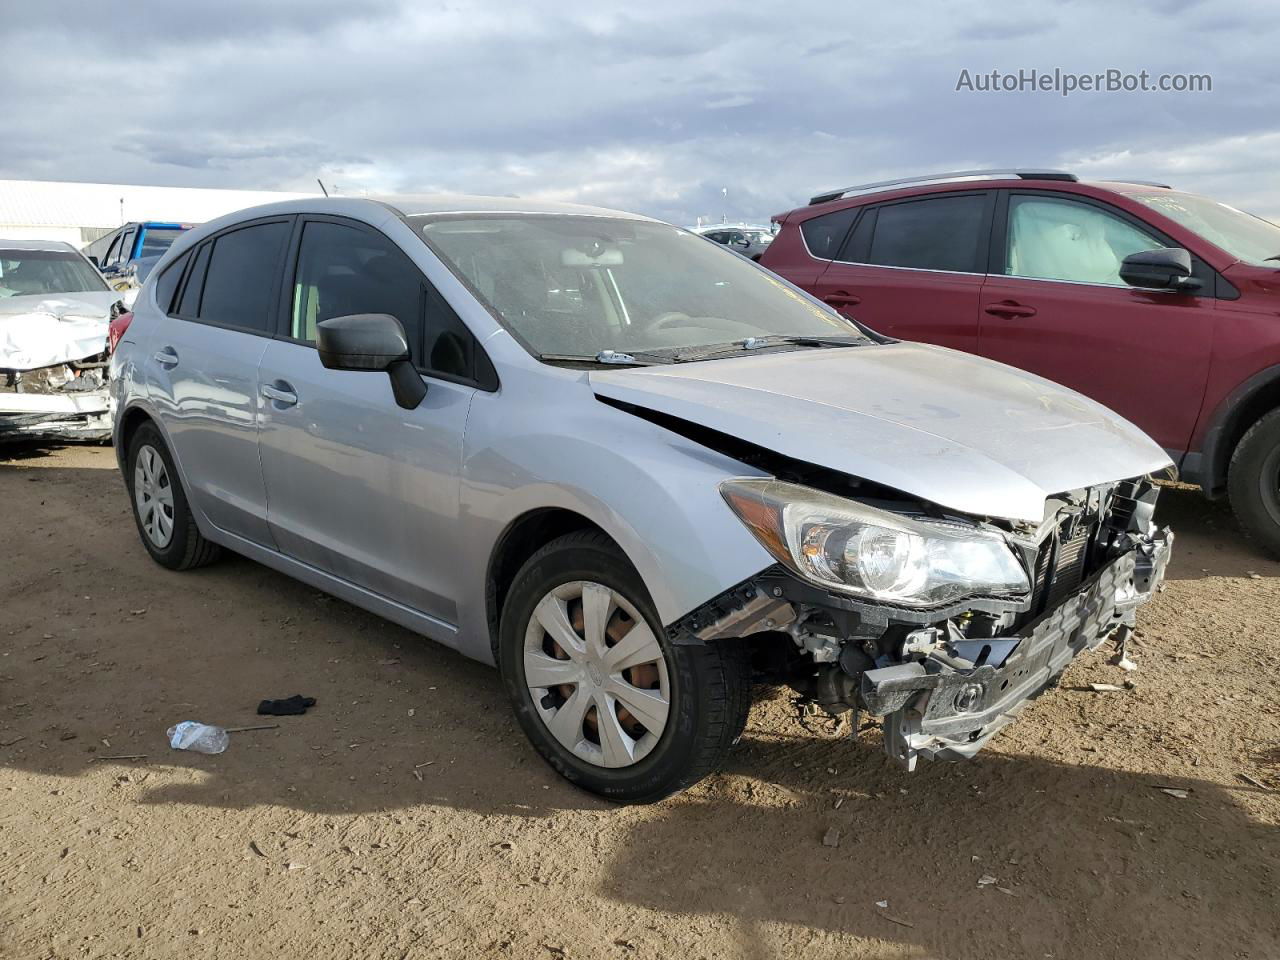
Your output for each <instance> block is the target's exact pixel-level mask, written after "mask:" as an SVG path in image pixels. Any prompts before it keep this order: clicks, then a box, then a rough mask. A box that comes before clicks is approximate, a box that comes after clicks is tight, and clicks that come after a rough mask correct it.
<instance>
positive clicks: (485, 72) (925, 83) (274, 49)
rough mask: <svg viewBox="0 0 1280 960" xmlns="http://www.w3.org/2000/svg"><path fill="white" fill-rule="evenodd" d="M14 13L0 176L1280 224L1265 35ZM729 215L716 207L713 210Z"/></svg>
mask: <svg viewBox="0 0 1280 960" xmlns="http://www.w3.org/2000/svg"><path fill="white" fill-rule="evenodd" d="M102 9H103V8H102V7H101V6H100V5H90V4H81V3H78V2H76V3H60V4H40V5H31V6H30V8H29V9H27V8H24V10H23V14H22V16H21V17H17V18H10V21H9V22H8V23H7V24H6V30H5V31H4V32H3V33H2V34H0V58H3V62H4V63H5V64H6V73H7V75H8V77H9V78H10V90H9V94H10V96H9V97H8V98H7V102H6V114H5V135H4V139H5V149H4V150H3V151H0V176H3V177H15V178H23V177H40V178H46V179H80V180H99V181H116V180H119V181H126V182H143V183H159V184H180V185H181V184H186V185H199V186H237V187H256V188H280V189H303V190H305V189H310V188H311V185H312V184H314V180H315V178H316V177H317V176H320V177H323V178H324V180H325V182H326V183H336V184H337V185H338V186H339V188H341V189H343V190H345V191H348V192H365V191H367V192H385V191H395V190H400V191H424V190H431V189H448V190H462V191H472V192H481V193H495V194H501V193H522V194H540V195H547V196H556V197H562V198H565V199H581V200H583V201H588V202H592V203H600V204H605V205H609V206H617V207H622V208H628V209H635V210H638V211H641V212H645V213H649V214H653V215H656V216H660V217H664V218H667V219H673V220H677V221H681V222H689V221H692V219H693V218H694V217H697V216H706V217H719V216H720V214H721V213H722V212H723V213H725V214H727V215H728V216H730V217H731V218H734V219H737V218H739V217H743V218H748V219H759V218H762V217H766V216H768V215H769V214H771V213H776V212H778V211H781V210H784V209H786V208H788V207H790V206H794V205H796V204H798V203H800V202H802V201H803V200H804V198H805V197H807V196H809V195H810V194H811V193H812V192H814V191H815V190H818V189H822V188H826V187H832V186H839V185H841V184H845V183H851V182H856V181H860V180H872V179H878V178H882V177H891V176H901V175H906V174H911V173H917V172H924V171H930V170H939V169H954V168H963V167H971V166H1003V165H1045V164H1050V165H1069V166H1075V167H1078V168H1079V169H1081V170H1082V171H1083V172H1086V173H1093V172H1095V171H1097V172H1098V175H1103V174H1105V175H1109V176H1125V175H1128V176H1135V177H1142V178H1151V177H1171V178H1172V179H1174V180H1176V181H1177V182H1178V184H1179V185H1182V186H1186V187H1188V188H1191V189H1204V190H1206V191H1209V190H1210V189H1212V192H1214V193H1215V194H1216V195H1218V196H1220V197H1221V198H1222V199H1224V200H1228V201H1230V202H1233V203H1237V204H1240V205H1245V206H1250V205H1251V208H1252V209H1255V210H1256V211H1257V212H1259V213H1263V214H1269V215H1280V187H1277V186H1275V185H1273V181H1274V177H1273V173H1272V167H1273V164H1272V162H1271V159H1270V158H1271V157H1273V156H1274V152H1271V153H1270V155H1269V156H1268V153H1267V149H1268V147H1269V146H1273V145H1274V143H1275V141H1274V140H1268V139H1267V138H1268V137H1270V136H1273V135H1275V134H1276V133H1277V131H1280V121H1277V120H1276V119H1274V109H1273V105H1274V103H1275V102H1276V99H1277V93H1280V71H1278V70H1277V66H1276V58H1275V55H1274V51H1275V38H1276V27H1277V26H1280V10H1278V9H1277V8H1276V7H1275V5H1273V4H1270V3H1266V2H1242V3H1237V4H1235V5H1233V7H1232V8H1231V10H1230V11H1229V12H1220V11H1215V10H1213V9H1211V7H1210V5H1206V4H1194V3H1182V4H1180V6H1179V9H1178V12H1177V15H1176V16H1173V15H1159V14H1161V13H1162V12H1163V13H1165V14H1168V11H1169V8H1168V7H1167V6H1162V5H1157V6H1155V7H1145V8H1144V7H1141V6H1136V7H1134V8H1132V9H1130V8H1124V7H1120V6H1119V5H1116V4H1113V3H1102V2H1093V0H1078V2H1075V3H1070V4H1065V5H1064V4H1061V3H1049V2H1045V0H1040V2H1028V3H1024V4H1022V5H1021V6H1020V7H1019V8H1018V13H1017V15H1016V16H1009V17H1007V18H1005V17H994V16H992V15H991V14H990V13H989V11H990V7H989V5H987V4H978V3H976V2H970V3H966V2H955V3H947V4H942V3H938V4H934V5H920V4H910V5H907V4H901V5H897V7H894V8H888V9H885V8H883V7H880V8H877V9H875V10H853V9H849V10H848V11H847V12H840V11H841V10H842V9H843V8H841V7H833V6H832V5H831V4H830V3H828V2H817V0H793V2H792V3H790V4H788V5H787V6H786V7H785V8H783V10H784V11H785V12H782V11H780V9H779V8H777V7H769V8H767V9H766V8H765V7H764V6H763V5H762V6H760V7H749V6H747V5H743V4H735V3H729V2H727V0H709V2H705V3H702V4H687V3H677V2H674V0H652V2H650V3H647V4H645V5H643V6H640V5H631V6H628V7H626V8H619V9H616V10H613V9H594V8H590V9H588V8H570V7H569V6H568V5H565V4H563V3H560V2H552V0H532V2H527V3H524V4H520V5H506V4H498V3H492V2H490V3H477V4H465V5H464V4H454V3H440V4H434V5H429V4H420V3H415V2H411V0H403V2H396V0H381V2H377V3H372V4H351V3H349V2H346V0H306V2H291V3H286V2H277V3H272V4H261V3H249V2H248V0H226V2H223V3H220V4H216V5H186V4H176V3H173V2H172V0H164V2H160V0H145V2H144V0H140V2H136V3H134V4H131V5H130V6H129V7H128V9H127V11H126V10H118V11H115V12H113V13H111V14H110V17H109V22H108V21H107V20H104V14H103V13H102V12H101V11H102ZM1055 67H1060V68H1062V69H1064V70H1070V71H1076V72H1092V71H1101V70H1105V69H1107V68H1117V69H1121V70H1125V71H1137V70H1141V69H1147V70H1149V71H1151V72H1152V73H1160V72H1187V73H1210V74H1212V75H1213V81H1214V89H1213V92H1212V93H1210V94H1172V93H1170V94H1139V93H1134V94H1103V93H1098V94H1077V95H1076V96H1074V97H1070V98H1065V99H1064V98H1062V97H1059V96H1055V95H1053V94H1044V93H1038V94H1033V93H1012V94H1009V93H996V94H979V93H966V92H956V90H955V85H956V79H957V77H958V76H959V73H960V70H961V69H962V68H966V69H969V70H971V71H973V72H982V71H990V70H992V69H999V70H1002V71H1006V72H1008V71H1017V70H1018V69H1020V68H1027V69H1030V68H1037V69H1040V70H1052V69H1053V68H1055ZM722 189H727V191H728V197H727V199H726V198H724V197H723V195H722V192H721V191H722Z"/></svg>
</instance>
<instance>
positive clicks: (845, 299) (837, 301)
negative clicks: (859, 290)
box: [822, 290, 862, 307]
mask: <svg viewBox="0 0 1280 960" xmlns="http://www.w3.org/2000/svg"><path fill="white" fill-rule="evenodd" d="M822 300H823V302H824V303H829V304H831V306H833V307H856V306H857V305H858V304H860V303H861V302H862V298H861V297H859V296H857V295H855V294H852V293H848V292H846V291H844V290H837V291H836V292H835V293H829V294H827V295H826V296H825V297H823V298H822Z"/></svg>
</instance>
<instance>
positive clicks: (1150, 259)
mask: <svg viewBox="0 0 1280 960" xmlns="http://www.w3.org/2000/svg"><path fill="white" fill-rule="evenodd" d="M1120 279H1121V280H1123V281H1124V282H1125V283H1127V284H1129V286H1131V287H1143V288H1145V289H1149V290H1187V291H1189V290H1198V289H1199V288H1200V281H1199V280H1197V279H1196V278H1195V277H1193V276H1191V254H1189V253H1187V251H1186V250H1184V249H1182V247H1158V248H1157V249H1155V250H1141V251H1139V252H1138V253H1131V254H1129V256H1127V257H1125V258H1124V260H1123V261H1121V263H1120Z"/></svg>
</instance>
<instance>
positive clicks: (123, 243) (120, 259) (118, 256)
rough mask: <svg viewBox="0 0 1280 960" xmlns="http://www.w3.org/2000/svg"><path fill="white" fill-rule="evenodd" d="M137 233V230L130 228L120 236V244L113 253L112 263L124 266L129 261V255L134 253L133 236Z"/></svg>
mask: <svg viewBox="0 0 1280 960" xmlns="http://www.w3.org/2000/svg"><path fill="white" fill-rule="evenodd" d="M136 233H137V231H136V230H129V231H128V232H127V233H125V235H124V236H123V237H121V238H120V245H119V246H118V247H116V249H115V252H114V253H112V255H111V263H112V264H113V265H115V264H119V265H120V266H123V265H125V264H127V263H128V262H129V255H130V254H131V253H133V238H134V235H135V234H136Z"/></svg>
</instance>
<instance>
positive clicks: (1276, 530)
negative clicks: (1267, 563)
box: [1227, 410, 1280, 557]
mask: <svg viewBox="0 0 1280 960" xmlns="http://www.w3.org/2000/svg"><path fill="white" fill-rule="evenodd" d="M1227 491H1228V494H1229V496H1230V498H1231V509H1232V510H1234V511H1235V514H1236V518H1237V519H1238V520H1239V521H1240V525H1241V526H1242V527H1244V529H1245V531H1246V532H1247V533H1248V534H1249V535H1250V536H1252V537H1253V538H1254V539H1255V540H1257V541H1258V542H1259V543H1260V544H1262V546H1263V547H1264V548H1265V549H1266V550H1267V551H1268V552H1269V553H1271V554H1272V555H1273V556H1275V557H1280V410H1272V411H1271V412H1270V413H1268V414H1267V415H1266V416H1264V417H1263V418H1262V419H1260V420H1259V421H1258V422H1257V423H1255V424H1254V425H1253V426H1252V427H1250V428H1249V429H1248V430H1247V431H1246V432H1245V435H1244V436H1243V437H1241V438H1240V442H1239V443H1238V444H1236V449H1235V452H1234V453H1233V454H1232V455H1231V466H1230V468H1229V470H1228V472H1227Z"/></svg>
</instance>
